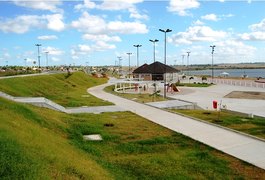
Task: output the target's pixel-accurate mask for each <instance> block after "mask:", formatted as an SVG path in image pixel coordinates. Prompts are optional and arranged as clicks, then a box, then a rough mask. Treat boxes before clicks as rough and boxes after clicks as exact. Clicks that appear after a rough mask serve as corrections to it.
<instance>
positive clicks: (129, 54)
mask: <svg viewBox="0 0 265 180" xmlns="http://www.w3.org/2000/svg"><path fill="white" fill-rule="evenodd" d="M127 54H128V56H129V79H130V78H131V59H130V58H131V55H132V53H130V52H129V53H127Z"/></svg>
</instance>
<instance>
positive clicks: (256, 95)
mask: <svg viewBox="0 0 265 180" xmlns="http://www.w3.org/2000/svg"><path fill="white" fill-rule="evenodd" d="M224 97H225V98H237V99H259V100H265V92H256V91H255V92H254V91H232V92H231V93H229V94H227V95H226V96H224Z"/></svg>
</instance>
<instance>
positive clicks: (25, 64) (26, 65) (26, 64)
mask: <svg viewBox="0 0 265 180" xmlns="http://www.w3.org/2000/svg"><path fill="white" fill-rule="evenodd" d="M24 61H25V67H26V66H27V58H25V59H24Z"/></svg>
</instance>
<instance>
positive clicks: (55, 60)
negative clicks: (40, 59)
mask: <svg viewBox="0 0 265 180" xmlns="http://www.w3.org/2000/svg"><path fill="white" fill-rule="evenodd" d="M51 59H52V61H53V62H58V61H61V59H59V58H57V57H52V58H51Z"/></svg>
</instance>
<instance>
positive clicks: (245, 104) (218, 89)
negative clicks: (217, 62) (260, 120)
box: [168, 84, 265, 117]
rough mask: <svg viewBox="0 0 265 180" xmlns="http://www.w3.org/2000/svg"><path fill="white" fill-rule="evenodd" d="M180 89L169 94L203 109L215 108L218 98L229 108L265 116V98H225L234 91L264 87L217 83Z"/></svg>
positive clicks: (254, 89)
mask: <svg viewBox="0 0 265 180" xmlns="http://www.w3.org/2000/svg"><path fill="white" fill-rule="evenodd" d="M179 89H180V90H181V92H180V93H178V94H174V95H171V94H170V93H168V96H169V97H171V98H174V99H179V100H184V101H189V102H193V103H196V104H197V105H198V106H199V107H201V108H203V109H213V107H212V103H213V100H217V101H218V104H220V103H221V106H225V107H226V108H227V109H229V110H232V111H237V112H242V113H247V114H254V115H257V116H261V117H265V100H255V99H235V98H224V96H225V95H227V94H229V93H231V92H232V91H252V92H265V89H264V88H255V87H242V86H232V85H225V84H217V85H214V86H210V87H207V88H198V87H197V88H195V87H192V88H189V87H179Z"/></svg>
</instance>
